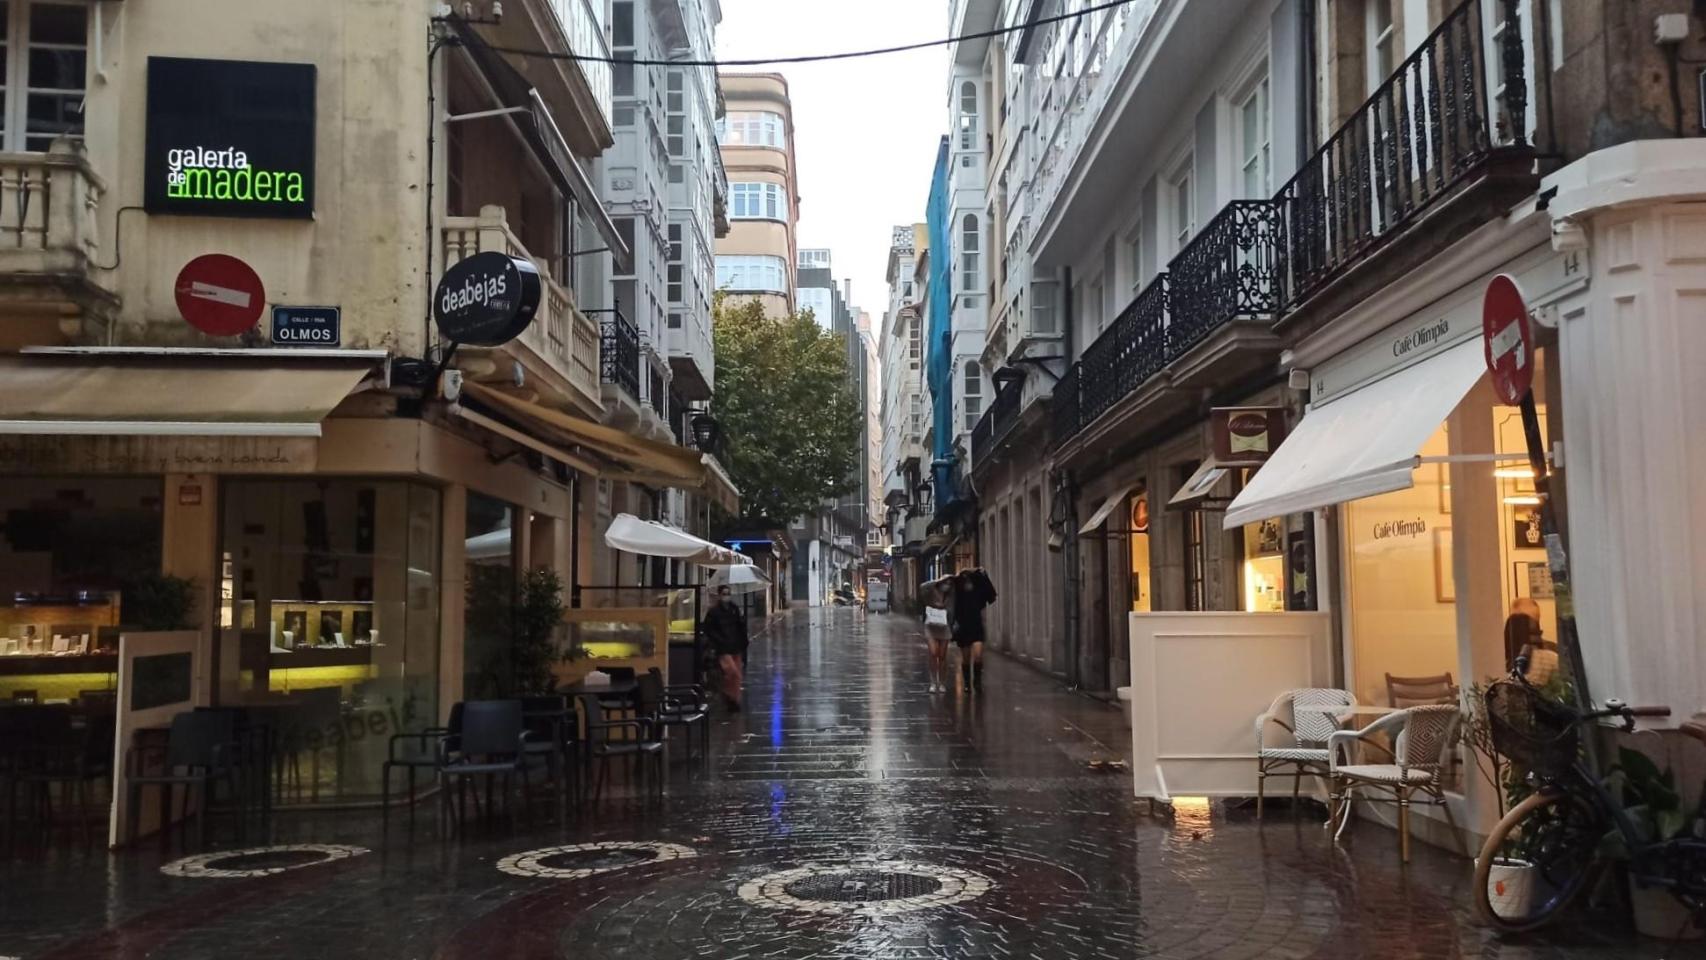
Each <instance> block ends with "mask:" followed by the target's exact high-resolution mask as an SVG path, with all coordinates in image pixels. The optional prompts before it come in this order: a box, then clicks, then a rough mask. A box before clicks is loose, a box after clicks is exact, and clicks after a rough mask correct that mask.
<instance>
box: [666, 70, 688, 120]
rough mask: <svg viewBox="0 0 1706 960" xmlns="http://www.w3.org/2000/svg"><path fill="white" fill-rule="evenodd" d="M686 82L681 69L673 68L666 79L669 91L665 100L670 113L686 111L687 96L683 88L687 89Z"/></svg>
mask: <svg viewBox="0 0 1706 960" xmlns="http://www.w3.org/2000/svg"><path fill="white" fill-rule="evenodd" d="M686 82H687V81H686V80H685V79H684V78H683V77H682V75H681V71H680V70H671V71H670V72H669V75H668V76H667V77H666V78H665V79H664V89H665V91H667V94H666V97H665V100H664V109H665V110H667V111H669V112H670V113H683V112H685V110H686V107H685V103H686V98H685V97H684V95H683V90H684V89H685V87H684V86H683V85H684V84H685V83H686Z"/></svg>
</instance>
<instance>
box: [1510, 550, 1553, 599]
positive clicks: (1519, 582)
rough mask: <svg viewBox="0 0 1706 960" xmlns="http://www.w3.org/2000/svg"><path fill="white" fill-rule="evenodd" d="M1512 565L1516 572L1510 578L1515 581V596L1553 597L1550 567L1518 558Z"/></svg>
mask: <svg viewBox="0 0 1706 960" xmlns="http://www.w3.org/2000/svg"><path fill="white" fill-rule="evenodd" d="M1514 566H1515V568H1516V572H1515V574H1514V575H1513V576H1512V578H1511V579H1512V580H1513V581H1514V583H1515V586H1516V595H1517V596H1519V597H1533V598H1534V599H1536V600H1551V599H1554V594H1553V592H1552V570H1551V568H1550V567H1548V566H1546V564H1544V563H1533V562H1530V561H1527V560H1518V561H1517V562H1516V563H1515V564H1514Z"/></svg>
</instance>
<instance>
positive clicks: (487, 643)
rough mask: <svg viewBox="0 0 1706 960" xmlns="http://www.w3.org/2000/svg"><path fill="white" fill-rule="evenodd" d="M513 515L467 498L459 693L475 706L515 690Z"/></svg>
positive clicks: (498, 504)
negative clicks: (460, 687)
mask: <svg viewBox="0 0 1706 960" xmlns="http://www.w3.org/2000/svg"><path fill="white" fill-rule="evenodd" d="M515 515H516V508H515V507H513V506H511V505H510V504H507V503H504V502H503V501H502V500H494V499H492V498H491V497H487V496H484V495H482V494H478V493H473V492H470V493H469V494H468V520H467V528H466V530H465V531H464V535H465V536H466V538H467V540H466V546H467V557H468V583H467V589H466V592H465V597H466V604H467V606H466V608H465V615H464V618H463V632H462V669H463V671H464V674H463V683H462V691H463V693H464V694H465V695H466V696H467V697H468V698H469V699H473V700H478V699H484V698H490V697H497V696H500V695H502V694H504V693H507V692H511V690H512V687H513V685H514V684H513V680H514V674H515V671H514V669H513V666H514V665H513V663H512V662H511V657H510V638H511V636H512V633H513V631H512V629H511V627H512V618H513V616H514V611H515V602H516V576H515V574H516V564H515V540H514V536H513V532H514V530H515V519H516V516H515Z"/></svg>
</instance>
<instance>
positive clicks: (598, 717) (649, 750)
mask: <svg viewBox="0 0 1706 960" xmlns="http://www.w3.org/2000/svg"><path fill="white" fill-rule="evenodd" d="M580 700H581V709H582V710H583V711H584V712H585V713H586V759H587V762H588V763H589V764H590V763H591V762H592V761H593V760H599V761H602V763H601V764H600V765H599V768H598V775H597V777H596V778H595V779H594V780H593V791H592V796H593V800H594V802H597V800H598V799H599V798H600V797H602V796H603V795H604V783H605V781H606V780H608V779H609V778H610V764H611V763H612V762H614V761H616V760H618V759H621V758H624V757H626V758H628V759H629V761H630V769H631V770H632V771H633V773H634V775H635V777H636V779H638V778H639V777H641V776H642V775H643V774H644V768H645V764H646V761H647V760H650V761H651V762H652V763H653V764H654V765H655V770H656V777H655V779H656V781H657V782H656V789H657V791H658V793H659V794H660V795H661V794H662V793H663V780H664V773H665V766H664V764H665V754H666V751H665V749H664V741H663V735H662V734H663V726H662V724H658V723H654V722H652V721H651V720H650V719H648V718H646V717H638V718H634V719H622V720H610V719H606V717H605V714H604V706H603V704H602V702H601V701H600V699H599V695H598V694H596V693H583V694H581V698H580ZM616 730H627V731H629V732H630V733H631V736H630V737H629V738H627V739H623V740H617V739H614V738H612V737H611V733H612V732H613V731H616Z"/></svg>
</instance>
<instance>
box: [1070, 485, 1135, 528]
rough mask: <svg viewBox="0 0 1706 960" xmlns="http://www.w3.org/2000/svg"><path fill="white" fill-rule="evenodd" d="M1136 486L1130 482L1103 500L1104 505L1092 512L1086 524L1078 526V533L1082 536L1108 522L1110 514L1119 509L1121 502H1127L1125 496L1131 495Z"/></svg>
mask: <svg viewBox="0 0 1706 960" xmlns="http://www.w3.org/2000/svg"><path fill="white" fill-rule="evenodd" d="M1135 486H1137V484H1135V483H1128V484H1126V485H1125V486H1123V487H1121V488H1119V489H1118V490H1116V491H1114V494H1113V496H1111V497H1109V498H1108V499H1106V500H1103V501H1102V505H1101V506H1099V507H1097V508H1096V512H1095V513H1092V514H1090V519H1088V520H1086V521H1084V525H1083V526H1082V527H1079V528H1078V535H1079V536H1081V537H1082V536H1084V535H1085V534H1088V533H1089V532H1090V531H1092V530H1094V529H1096V528H1097V527H1099V526H1101V525H1102V524H1103V523H1104V522H1106V521H1107V519H1108V516H1109V514H1112V513H1113V512H1114V511H1115V510H1118V509H1119V508H1120V504H1122V503H1125V498H1126V497H1128V496H1130V495H1131V490H1132V488H1133V487H1135Z"/></svg>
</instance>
